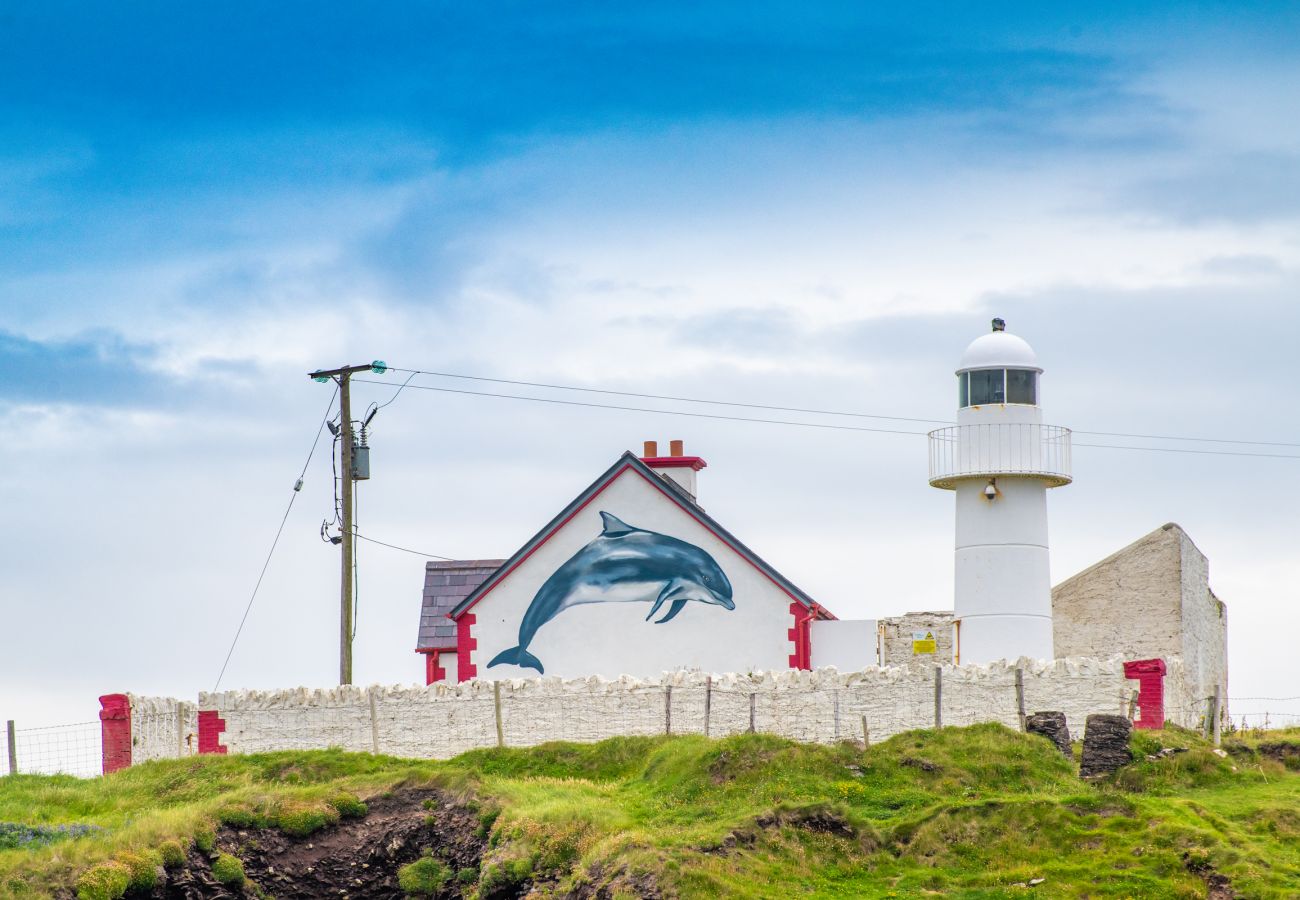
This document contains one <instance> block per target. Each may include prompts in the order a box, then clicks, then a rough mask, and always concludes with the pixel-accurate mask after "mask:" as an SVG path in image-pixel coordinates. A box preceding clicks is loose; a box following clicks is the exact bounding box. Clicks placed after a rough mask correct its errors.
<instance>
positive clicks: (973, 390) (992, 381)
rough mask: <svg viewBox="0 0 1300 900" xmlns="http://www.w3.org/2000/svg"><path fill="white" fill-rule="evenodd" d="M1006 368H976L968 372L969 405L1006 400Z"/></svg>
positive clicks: (1003, 401)
mask: <svg viewBox="0 0 1300 900" xmlns="http://www.w3.org/2000/svg"><path fill="white" fill-rule="evenodd" d="M1005 382H1006V369H976V370H975V371H973V372H971V373H970V405H971V406H983V405H984V404H986V403H1005V402H1006V384H1005Z"/></svg>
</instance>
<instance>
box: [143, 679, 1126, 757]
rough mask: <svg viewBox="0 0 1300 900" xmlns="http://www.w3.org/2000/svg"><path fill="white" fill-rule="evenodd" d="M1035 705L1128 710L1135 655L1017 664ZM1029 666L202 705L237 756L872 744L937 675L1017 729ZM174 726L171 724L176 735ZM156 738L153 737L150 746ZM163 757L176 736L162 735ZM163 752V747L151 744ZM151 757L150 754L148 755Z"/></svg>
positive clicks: (905, 724) (257, 698) (241, 696)
mask: <svg viewBox="0 0 1300 900" xmlns="http://www.w3.org/2000/svg"><path fill="white" fill-rule="evenodd" d="M1018 667H1019V669H1020V670H1021V673H1022V681H1023V686H1024V703H1025V710H1026V712H1029V713H1033V712H1036V711H1040V710H1060V711H1062V712H1064V713H1065V714H1066V716H1067V717H1068V720H1069V725H1070V729H1071V732H1072V733H1073V734H1074V736H1075V737H1076V738H1077V737H1079V736H1080V735H1081V734H1082V728H1083V724H1084V721H1085V719H1086V717H1087V716H1088V715H1089V714H1090V713H1097V712H1101V713H1118V714H1125V715H1127V714H1128V712H1129V708H1130V705H1131V700H1132V697H1133V695H1134V692H1135V690H1136V685H1135V683H1134V682H1131V681H1129V680H1127V679H1125V677H1124V669H1123V661H1122V659H1121V658H1119V657H1116V658H1114V659H1111V660H1105V661H1103V660H1096V659H1060V660H1056V661H1054V662H1051V663H1043V662H1032V661H1030V660H1027V659H1022V660H1020V661H1019V663H1018ZM1016 670H1017V664H1006V663H994V664H992V665H988V666H952V665H944V666H920V665H913V666H891V667H885V668H874V667H873V668H869V669H865V670H863V671H859V672H849V673H840V672H837V671H836V670H835V669H833V668H827V669H817V670H813V671H810V672H806V671H798V670H793V671H791V670H782V671H777V672H761V673H755V674H750V675H724V676H706V675H704V674H702V673H698V672H676V673H672V674H665V675H664V676H662V677H661V678H659V679H650V680H646V679H636V678H631V677H622V678H618V679H613V680H607V679H604V678H599V677H591V678H584V679H571V680H562V679H559V678H553V677H547V678H536V679H515V680H509V681H499V682H491V681H471V682H465V683H462V684H433V685H428V686H421V687H414V686H412V687H370V688H360V687H340V688H332V689H326V690H308V689H306V688H298V689H295V690H285V691H266V692H262V691H227V692H222V693H215V694H208V693H204V694H200V695H199V708H200V709H203V710H214V711H216V713H217V715H218V716H219V718H220V720H221V721H222V723H223V724H224V732H222V733H221V737H220V741H221V746H223V747H225V748H226V749H227V750H229V752H232V753H252V752H259V751H267V750H286V749H312V748H324V747H342V748H344V749H347V750H356V751H372V752H379V753H387V754H392V755H396V756H406V757H423V758H447V757H451V756H455V755H456V754H458V753H462V752H464V751H466V750H471V749H474V748H478V747H492V746H496V745H497V743H498V735H497V728H498V725H497V722H498V713H499V716H500V735H501V736H500V741H501V742H502V743H504V744H505V745H506V746H511V747H527V746H531V745H534V744H539V743H543V742H546V741H557V740H569V741H597V740H601V739H603V738H607V737H614V736H619V735H654V734H664V733H673V734H705V733H707V734H709V735H711V736H714V737H717V736H722V735H727V734H736V733H739V732H744V731H748V730H750V729H751V728H752V729H753V730H755V731H760V732H767V733H772V734H779V735H784V736H786V737H790V738H794V739H796V740H802V741H815V742H822V743H830V742H834V741H838V740H861V739H862V736H863V734H862V732H863V722H864V719H865V722H866V727H867V729H868V730H869V733H870V738H871V740H872V741H873V742H874V741H878V740H883V739H885V738H887V737H889V736H891V735H894V734H897V733H899V732H901V731H907V730H910V729H915V728H929V727H933V726H934V724H935V695H936V692H935V682H936V677H937V678H938V680H939V681H940V683H941V701H940V702H941V708H940V715H941V717H942V724H944V725H970V724H974V723H977V722H989V721H996V722H1002V723H1003V724H1005V725H1007V726H1009V727H1012V728H1015V727H1018V725H1019V707H1018V703H1017V693H1016ZM174 733H175V732H173V734H174ZM151 746H152V745H151ZM156 746H157V747H158V751H157V753H158V755H163V754H164V752H165V749H166V747H167V746H170V747H171V748H173V749H172V753H173V755H174V754H175V753H176V752H179V749H178V745H177V744H176V742H175V741H174V740H173V741H171V743H170V744H167V743H166V742H164V741H161V740H160V741H159V742H158V743H157V745H156ZM151 753H152V751H151ZM149 758H152V756H150V757H149Z"/></svg>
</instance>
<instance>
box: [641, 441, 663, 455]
mask: <svg viewBox="0 0 1300 900" xmlns="http://www.w3.org/2000/svg"><path fill="white" fill-rule="evenodd" d="M644 450H645V452H644V453H642V454H641V455H642V456H643V457H644V458H646V459H653V458H654V457H656V456H658V455H659V442H658V441H646V442H645V447H644Z"/></svg>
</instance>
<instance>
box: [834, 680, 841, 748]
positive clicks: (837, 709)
mask: <svg viewBox="0 0 1300 900" xmlns="http://www.w3.org/2000/svg"><path fill="white" fill-rule="evenodd" d="M834 699H835V740H836V742H838V741H839V739H840V692H839V691H835V692H834Z"/></svg>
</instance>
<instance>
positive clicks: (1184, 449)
mask: <svg viewBox="0 0 1300 900" xmlns="http://www.w3.org/2000/svg"><path fill="white" fill-rule="evenodd" d="M402 371H406V370H402ZM354 380H355V381H358V382H364V383H366V384H385V383H386V382H382V381H373V380H370V379H365V378H357V379H354ZM410 387H412V388H414V389H415V390H419V391H437V392H440V393H444V394H461V395H464V396H469V397H492V398H495V399H505V400H527V401H531V402H533V403H551V404H557V405H560V406H580V407H586V408H589V409H612V410H620V411H623V412H640V413H659V414H662V415H668V416H689V417H690V418H694V419H717V420H720V421H726V422H754V423H758V424H763V425H792V426H796V427H799V428H821V429H827V430H831V431H865V432H871V433H874V434H908V435H916V436H924V435H925V434H926V432H924V431H903V430H901V429H893V428H868V427H866V426H864V425H833V424H830V423H828V422H797V421H793V420H790V419H760V418H754V417H751V416H725V415H720V414H718V413H697V412H687V411H685V410H678V409H653V408H650V407H644V406H623V405H619V404H612V403H588V402H585V401H581V400H561V399H559V398H556V397H528V396H524V395H522V394H502V393H496V392H491V391H467V390H462V389H459V388H446V387H435V386H433V385H428V384H412V385H410ZM705 402H713V401H705ZM844 415H854V414H852V413H844ZM914 421H926V422H930V421H937V420H933V419H923V420H914ZM1077 433H1079V434H1088V433H1090V432H1077ZM1073 446H1075V447H1087V448H1089V449H1099V450H1138V451H1145V452H1152V453H1185V454H1193V455H1196V456H1238V457H1242V456H1244V457H1251V458H1254V459H1297V460H1300V455H1295V454H1289V453H1248V452H1244V451H1235V450H1195V449H1192V448H1188V447H1135V446H1130V445H1124V444H1088V443H1074V444H1073Z"/></svg>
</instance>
